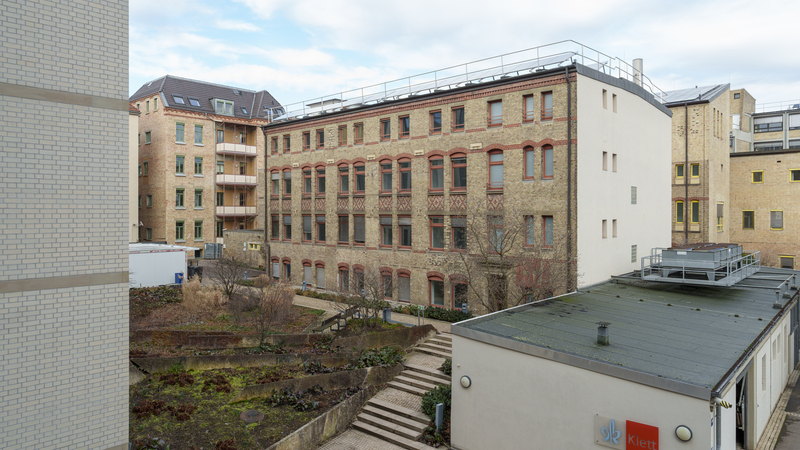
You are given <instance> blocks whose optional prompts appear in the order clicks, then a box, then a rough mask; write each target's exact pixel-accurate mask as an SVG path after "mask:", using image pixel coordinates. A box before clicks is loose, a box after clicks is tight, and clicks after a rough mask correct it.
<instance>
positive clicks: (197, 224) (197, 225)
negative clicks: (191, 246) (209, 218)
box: [194, 220, 203, 241]
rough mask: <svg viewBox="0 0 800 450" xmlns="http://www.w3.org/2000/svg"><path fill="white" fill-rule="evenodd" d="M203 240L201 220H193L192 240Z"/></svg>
mask: <svg viewBox="0 0 800 450" xmlns="http://www.w3.org/2000/svg"><path fill="white" fill-rule="evenodd" d="M201 239H203V221H202V220H195V221H194V240H195V241H197V240H201Z"/></svg>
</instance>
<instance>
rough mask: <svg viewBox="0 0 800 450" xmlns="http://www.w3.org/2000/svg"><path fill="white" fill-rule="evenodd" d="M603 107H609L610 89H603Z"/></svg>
mask: <svg viewBox="0 0 800 450" xmlns="http://www.w3.org/2000/svg"><path fill="white" fill-rule="evenodd" d="M603 109H608V91H607V90H605V89H603Z"/></svg>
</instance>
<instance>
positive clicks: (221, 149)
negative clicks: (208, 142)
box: [217, 142, 258, 156]
mask: <svg viewBox="0 0 800 450" xmlns="http://www.w3.org/2000/svg"><path fill="white" fill-rule="evenodd" d="M217 154H219V155H225V154H228V155H247V156H258V152H257V151H256V146H255V145H245V144H234V143H233V142H219V143H217Z"/></svg>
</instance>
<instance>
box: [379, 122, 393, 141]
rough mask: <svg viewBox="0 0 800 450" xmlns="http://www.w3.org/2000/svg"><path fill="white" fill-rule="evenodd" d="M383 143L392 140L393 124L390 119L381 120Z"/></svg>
mask: <svg viewBox="0 0 800 450" xmlns="http://www.w3.org/2000/svg"><path fill="white" fill-rule="evenodd" d="M380 132H381V133H380V135H381V141H388V140H389V139H390V138H391V133H392V124H391V122H389V119H381V129H380Z"/></svg>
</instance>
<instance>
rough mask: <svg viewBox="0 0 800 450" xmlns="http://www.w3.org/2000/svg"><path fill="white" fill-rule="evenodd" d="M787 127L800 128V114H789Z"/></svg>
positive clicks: (791, 128)
mask: <svg viewBox="0 0 800 450" xmlns="http://www.w3.org/2000/svg"><path fill="white" fill-rule="evenodd" d="M789 129H790V130H800V114H792V115H790V116H789Z"/></svg>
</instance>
